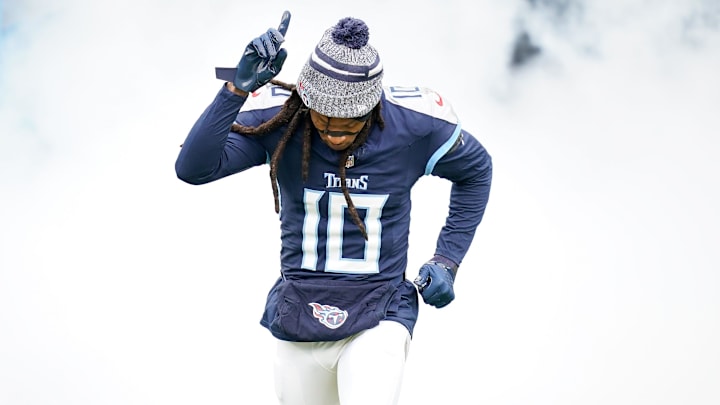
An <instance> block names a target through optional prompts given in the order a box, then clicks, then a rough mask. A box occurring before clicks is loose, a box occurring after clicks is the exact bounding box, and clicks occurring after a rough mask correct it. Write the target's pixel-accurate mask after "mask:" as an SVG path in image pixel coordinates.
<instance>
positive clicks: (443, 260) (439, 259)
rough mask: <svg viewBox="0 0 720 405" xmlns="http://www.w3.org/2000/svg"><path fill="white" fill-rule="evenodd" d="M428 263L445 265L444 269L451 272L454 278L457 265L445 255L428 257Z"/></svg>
mask: <svg viewBox="0 0 720 405" xmlns="http://www.w3.org/2000/svg"><path fill="white" fill-rule="evenodd" d="M430 263H437V264H439V265H441V266H443V267H445V269H446V270H447V271H449V272H450V273H451V274H452V276H453V279H455V276H456V275H457V271H458V267H459V266H458V265H457V263H455V262H454V261H452V260H450V259H448V258H447V257H445V256H440V255H435V256H433V258H432V259H430Z"/></svg>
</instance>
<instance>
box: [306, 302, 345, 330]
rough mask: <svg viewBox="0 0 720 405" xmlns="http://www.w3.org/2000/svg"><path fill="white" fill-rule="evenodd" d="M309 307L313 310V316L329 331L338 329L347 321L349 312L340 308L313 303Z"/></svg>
mask: <svg viewBox="0 0 720 405" xmlns="http://www.w3.org/2000/svg"><path fill="white" fill-rule="evenodd" d="M308 305H310V307H312V309H313V316H314V317H315V318H317V319H318V320H319V321H320V323H321V324H323V325H325V326H326V327H328V328H329V329H337V328H339V327H341V326H342V325H343V324H344V323H345V321H346V320H347V317H348V313H347V311H345V310H342V309H340V308H338V307H334V306H332V305H323V304H318V303H317V302H311V303H309V304H308Z"/></svg>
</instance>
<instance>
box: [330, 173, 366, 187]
mask: <svg viewBox="0 0 720 405" xmlns="http://www.w3.org/2000/svg"><path fill="white" fill-rule="evenodd" d="M341 184H342V179H341V178H340V176H336V175H335V173H325V188H340V185H341ZM345 184H346V185H347V188H354V189H356V190H367V185H368V176H367V175H363V176H360V178H359V179H345Z"/></svg>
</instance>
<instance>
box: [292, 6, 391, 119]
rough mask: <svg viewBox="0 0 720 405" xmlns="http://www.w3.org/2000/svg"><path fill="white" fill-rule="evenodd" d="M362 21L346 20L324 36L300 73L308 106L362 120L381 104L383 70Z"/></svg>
mask: <svg viewBox="0 0 720 405" xmlns="http://www.w3.org/2000/svg"><path fill="white" fill-rule="evenodd" d="M369 36H370V30H369V29H368V27H367V25H365V23H364V22H363V21H362V20H359V19H356V18H352V17H346V18H343V19H341V20H340V21H338V23H337V24H336V25H335V26H333V27H331V28H329V29H328V30H327V31H325V34H323V36H322V39H320V43H318V45H317V46H316V47H315V51H314V52H313V53H312V54H311V55H310V58H309V59H308V61H307V63H305V66H303V69H302V71H301V72H300V77H298V81H297V91H298V94H299V95H300V97H301V98H302V100H303V103H305V105H306V106H307V107H308V108H310V109H312V110H315V111H317V112H319V113H320V114H322V115H325V116H327V117H336V118H355V117H361V116H363V115H365V114H367V113H369V112H370V111H372V109H373V108H374V107H375V105H377V103H378V102H379V101H380V96H381V95H382V77H383V66H382V63H381V62H380V56H379V55H378V53H377V51H376V50H375V48H373V47H372V45H370V44H368V38H369Z"/></svg>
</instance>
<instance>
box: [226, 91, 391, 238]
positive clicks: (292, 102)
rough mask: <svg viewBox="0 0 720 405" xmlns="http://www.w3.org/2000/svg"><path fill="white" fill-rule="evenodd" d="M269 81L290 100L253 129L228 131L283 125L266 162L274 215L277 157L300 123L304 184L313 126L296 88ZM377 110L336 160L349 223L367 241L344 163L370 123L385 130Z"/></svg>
mask: <svg viewBox="0 0 720 405" xmlns="http://www.w3.org/2000/svg"><path fill="white" fill-rule="evenodd" d="M270 82H271V83H272V84H274V85H276V86H280V87H282V88H284V89H286V90H288V91H290V92H291V94H290V97H289V98H288V99H287V100H286V101H285V103H284V104H283V106H282V108H281V109H280V111H279V112H278V113H277V114H276V115H275V116H274V117H273V118H271V119H270V120H269V121H267V122H264V123H262V124H260V125H258V126H257V127H247V126H244V125H239V124H236V123H233V124H232V127H231V128H230V130H231V131H232V132H235V133H238V134H243V135H250V136H253V135H255V136H264V135H267V134H268V133H270V132H272V131H273V130H275V129H276V128H279V127H281V126H284V125H287V128H286V130H285V133H283V135H282V137H281V138H280V141H279V142H278V144H277V147H276V148H275V152H273V155H272V157H271V159H270V183H271V186H272V191H273V198H274V199H275V212H276V213H279V212H280V198H279V190H278V185H277V173H278V164H279V163H280V158H281V157H282V154H283V152H284V151H285V147H286V146H287V143H288V141H289V140H290V138H291V137H292V136H293V134H294V133H295V131H296V130H297V128H298V125H301V124H303V125H304V128H303V135H302V136H303V144H302V179H303V181H307V178H308V173H309V167H310V146H311V144H312V134H313V132H312V131H313V126H312V122H311V121H310V119H309V117H308V116H309V112H310V110H309V109H308V108H307V107H305V104H303V102H302V100H301V98H300V95H299V94H298V93H297V91H296V90H295V88H296V86H295V85H294V84H288V83H285V82H282V81H279V80H275V79H273V80H271V81H270ZM380 110H381V104H380V103H378V104H377V105H376V106H375V107H374V108H373V110H372V113H371V115H370V119H369V120H368V121H367V122H366V124H365V126H364V127H363V128H362V130H360V133H358V135H357V137H356V138H355V140H354V141H353V143H352V144H351V145H350V146H349V147H348V148H347V149H345V150H343V151H342V152H341V155H340V160H339V162H338V172H339V174H340V180H341V181H340V188H341V190H342V193H343V195H344V196H345V202H346V203H347V205H348V210H349V211H350V216H351V218H352V220H353V223H355V225H357V227H358V228H359V229H360V233H361V234H362V235H363V237H364V238H365V240H367V238H368V236H367V231H366V230H365V224H364V223H363V221H362V220H361V219H360V215H359V214H358V212H357V209H356V208H355V204H353V202H352V199H351V198H350V192H349V191H348V188H347V181H346V175H345V163H346V162H347V159H348V156H350V154H351V153H352V152H353V151H355V150H356V149H357V148H359V147H360V146H361V145H362V144H364V143H365V141H366V140H367V137H368V135H369V134H370V128H372V125H373V124H374V123H377V125H378V127H379V128H380V129H381V130H382V129H384V128H385V121H384V120H383V118H382V114H381V113H380Z"/></svg>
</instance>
